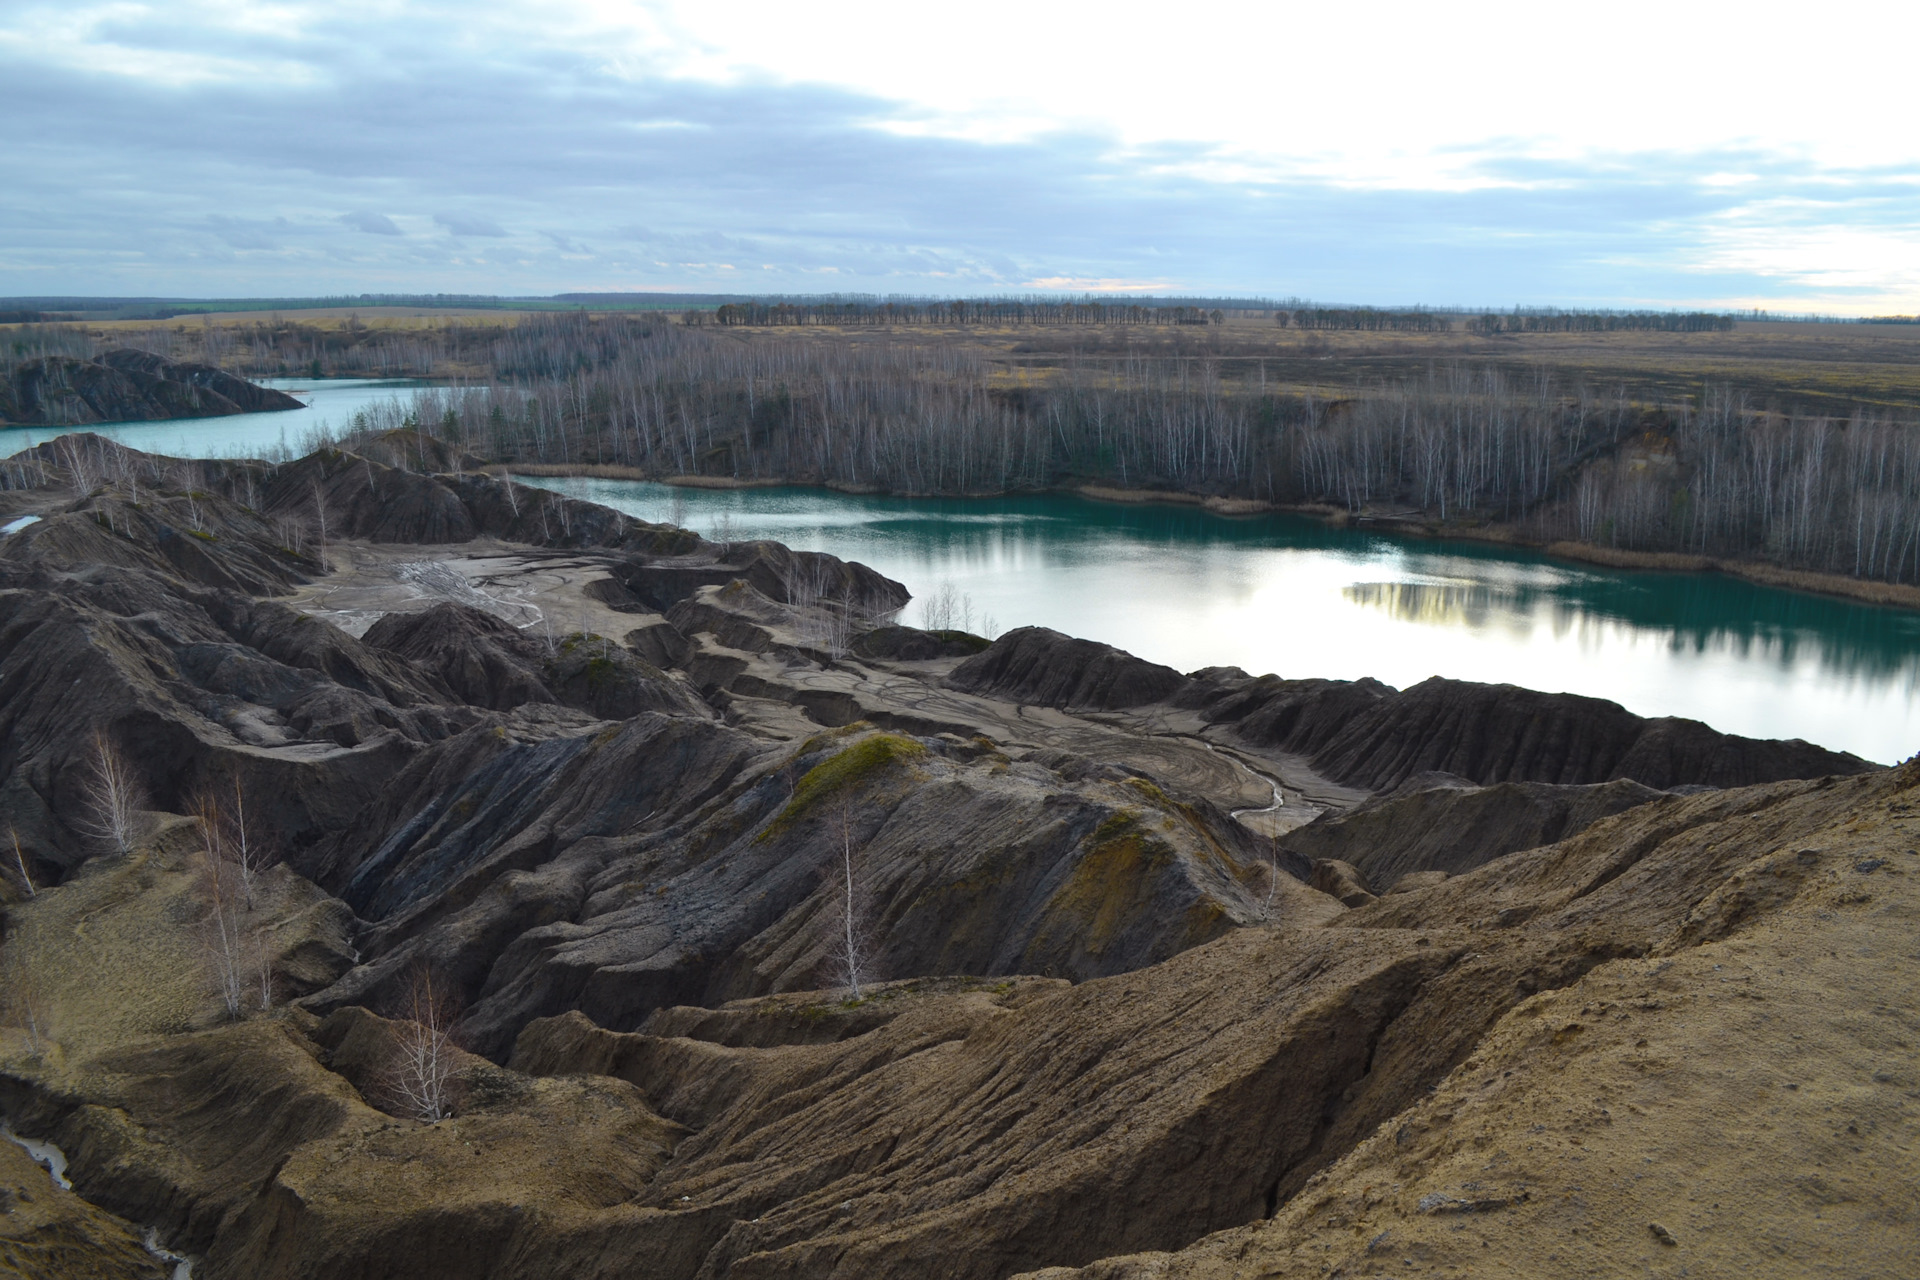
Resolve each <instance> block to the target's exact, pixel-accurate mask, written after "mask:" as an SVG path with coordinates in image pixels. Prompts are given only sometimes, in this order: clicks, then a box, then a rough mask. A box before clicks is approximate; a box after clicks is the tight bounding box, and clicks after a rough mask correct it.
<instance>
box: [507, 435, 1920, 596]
mask: <svg viewBox="0 0 1920 1280" xmlns="http://www.w3.org/2000/svg"><path fill="white" fill-rule="evenodd" d="M486 470H487V471H489V472H495V473H497V472H504V471H512V472H514V473H515V474H517V475H527V476H547V477H553V478H566V477H579V478H583V479H594V480H637V481H644V482H648V483H652V484H666V485H674V486H677V487H682V488H689V489H709V490H731V489H780V488H792V489H824V490H827V491H829V492H833V493H846V494H857V495H869V496H885V497H893V498H915V499H920V498H962V499H972V498H1001V497H1008V496H1012V495H1011V493H1010V492H1001V493H909V492H902V491H898V490H889V489H882V488H880V487H878V486H874V485H850V484H834V483H828V484H822V483H820V482H819V481H806V480H780V479H770V478H764V477H753V478H744V479H743V478H738V477H733V476H685V475H677V476H659V475H652V474H649V473H647V472H646V471H644V470H643V469H641V468H639V467H630V466H624V465H619V464H615V463H571V464H569V463H558V462H543V463H514V464H512V465H507V464H503V463H494V464H489V465H488V466H487V468H486ZM1018 492H1021V493H1027V492H1031V493H1036V494H1048V493H1051V494H1070V495H1073V496H1076V497H1081V498H1085V499H1087V500H1089V501H1091V502H1111V503H1117V504H1121V505H1126V506H1143V505H1153V504H1160V505H1167V506H1180V507H1198V508H1200V509H1201V510H1203V511H1206V512H1208V513H1210V514H1212V515H1216V516H1220V517H1222V518H1225V519H1248V518H1252V517H1255V516H1263V515H1295V516H1307V517H1309V518H1311V519H1315V520H1320V521H1323V522H1325V523H1326V524H1329V525H1332V526H1334V527H1336V528H1352V529H1364V530H1372V531H1375V532H1379V533H1388V534H1395V535H1398V536H1403V537H1410V538H1424V539H1428V540H1432V541H1446V540H1454V541H1461V542H1481V543H1488V544H1491V545H1495V546H1508V547H1519V548H1524V549H1526V550H1529V551H1538V552H1541V553H1543V554H1545V555H1548V556H1551V557H1553V558H1554V559H1556V560H1567V561H1572V562H1574V563H1576V564H1590V565H1597V566H1599V567H1601V568H1606V569H1628V570H1638V571H1647V572H1657V573H1718V574H1724V575H1726V576H1728V577H1731V578H1738V579H1740V580H1742V581H1745V582H1751V583H1754V584H1755V585H1758V586H1764V587H1775V588H1778V589H1780V590H1784V591H1798V592H1803V593H1805V594H1808V595H1817V596H1828V597H1833V598H1837V599H1843V600H1852V601H1855V602H1857V603H1860V604H1871V605H1878V606H1881V607H1884V608H1890V609H1902V610H1911V611H1916V612H1920V587H1913V586H1907V585H1905V584H1903V583H1897V582H1875V581H1871V580H1868V579H1864V578H1851V577H1848V576H1846V575H1844V574H1837V573H1819V572H1816V571H1814V570H1810V569H1789V568H1785V567H1783V566H1781V565H1776V564H1769V563H1767V562H1766V561H1762V560H1742V559H1737V558H1733V557H1727V556H1707V555H1693V554H1690V553H1687V552H1680V551H1630V550H1627V549H1625V548H1622V547H1607V546H1601V545H1599V544H1597V543H1591V542H1577V541H1573V540H1570V539H1556V540H1547V539H1541V538H1535V537H1529V536H1527V535H1525V534H1521V533H1519V532H1517V531H1514V530H1512V529H1508V528H1502V527H1500V526H1498V525H1495V526H1480V527H1457V526H1451V525H1440V524H1437V523H1435V522H1432V521H1428V520H1424V519H1421V518H1419V517H1418V516H1417V515H1415V514H1413V513H1410V512H1409V513H1379V514H1369V513H1366V512H1359V513H1355V512H1351V511H1348V510H1347V509H1346V508H1344V507H1336V506H1332V505H1330V504H1328V503H1318V502H1309V503H1283V502H1263V501H1261V500H1259V499H1257V498H1226V497H1221V496H1219V495H1216V494H1201V493H1192V492H1188V491H1184V490H1172V489H1123V488H1115V487H1112V486H1108V485H1097V484H1065V485H1056V486H1054V487H1051V488H1047V489H1033V490H1020V491H1018Z"/></svg>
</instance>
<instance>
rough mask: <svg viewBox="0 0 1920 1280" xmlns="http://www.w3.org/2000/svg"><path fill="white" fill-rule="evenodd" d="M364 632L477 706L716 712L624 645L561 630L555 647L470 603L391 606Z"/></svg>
mask: <svg viewBox="0 0 1920 1280" xmlns="http://www.w3.org/2000/svg"><path fill="white" fill-rule="evenodd" d="M364 640H365V643H366V644H367V645H368V646H369V647H371V648H374V649H379V650H383V651H385V652H388V653H393V654H397V655H398V656H400V657H403V658H406V659H408V660H409V661H410V662H412V663H414V664H415V665H417V666H420V667H423V668H425V669H426V670H428V671H430V672H432V673H433V674H434V675H435V676H437V677H439V679H440V680H441V681H442V682H443V683H445V685H446V686H447V687H448V688H449V689H450V690H452V691H453V693H454V695H455V696H456V697H458V698H459V699H460V700H461V701H463V702H466V703H468V704H470V705H472V706H476V707H487V708H490V709H492V710H495V711H510V710H512V709H513V708H514V707H518V706H523V705H525V704H526V703H529V702H551V703H560V704H563V705H566V706H571V707H577V708H579V709H580V710H582V711H587V712H591V713H592V714H594V715H596V716H599V717H600V718H602V719H606V720H625V719H629V718H631V717H633V716H637V715H639V714H641V713H642V712H645V711H665V712H669V713H671V714H675V715H687V716H696V717H700V718H706V717H709V716H711V715H712V714H713V713H712V712H711V711H710V710H709V709H708V708H707V705H706V704H705V703H704V702H701V701H700V699H699V697H698V696H697V695H696V694H694V693H693V692H692V691H691V690H689V689H687V688H686V687H685V686H684V685H682V684H681V683H680V682H678V681H676V680H674V679H673V678H672V677H670V676H668V675H667V674H666V673H665V672H663V671H661V670H660V669H659V668H658V667H655V666H654V665H653V664H651V663H649V662H646V661H644V660H643V659H641V658H638V657H636V656H635V655H634V654H632V653H630V652H629V651H628V650H627V649H625V648H624V647H622V646H619V645H615V644H612V643H611V642H608V641H605V640H603V639H601V638H600V637H596V636H587V635H577V634H576V635H570V636H562V637H560V638H558V639H557V640H555V641H554V644H553V648H552V650H551V651H549V650H547V649H546V648H545V647H544V646H543V645H542V643H541V642H540V641H539V640H536V639H535V638H534V637H532V636H529V635H527V634H526V633H525V632H523V631H521V630H519V629H518V628H517V627H514V626H513V625H511V624H510V623H507V622H503V621H501V620H500V619H499V618H497V617H495V616H494V615H492V614H490V613H486V612H483V611H482V610H479V609H475V608H471V607H470V606H467V605H462V604H453V603H444V604H437V605H435V606H433V607H432V608H430V609H425V610H422V611H420V612H418V613H390V614H388V615H387V616H386V617H384V618H381V619H380V620H379V621H378V622H376V623H374V624H373V626H372V627H371V628H370V629H369V630H368V631H367V634H366V636H365V637H364Z"/></svg>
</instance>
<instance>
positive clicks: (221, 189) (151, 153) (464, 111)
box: [0, 0, 1920, 316]
mask: <svg viewBox="0 0 1920 1280" xmlns="http://www.w3.org/2000/svg"><path fill="white" fill-rule="evenodd" d="M1916 44H1920V9H1914V8H1908V9H1904V10H1901V9H1891V10H1890V9H1888V8H1887V7H1886V6H1878V5H1867V4H1863V3H1852V2H1851V0H1835V3H1834V4H1831V5H1828V6H1826V7H1824V8H1823V9H1822V10H1821V12H1820V14H1819V15H1818V16H1817V18H1809V17H1808V16H1807V15H1805V14H1804V13H1802V12H1800V11H1797V10H1786V9H1778V10H1772V9H1764V8H1763V9H1761V10H1753V9H1751V8H1749V9H1743V10H1740V11H1738V12H1734V11H1730V10H1724V9H1723V8H1722V7H1721V6H1678V7H1676V6H1672V5H1659V4H1655V3H1652V0H1622V4H1621V5H1616V6H1615V7H1614V8H1613V9H1610V10H1609V11H1608V12H1607V13H1606V14H1605V15H1604V17H1602V18H1598V19H1596V18H1595V17H1593V16H1592V15H1589V14H1585V13H1581V12H1578V11H1572V10H1568V11H1565V12H1561V11H1556V10H1543V9H1540V8H1539V7H1537V6H1520V5H1517V4H1513V3H1509V2H1507V0H1476V3H1473V4H1470V5H1468V6H1465V7H1459V6H1455V7H1451V8H1446V9H1435V8H1434V7H1433V6H1429V5H1418V4H1413V3H1409V2H1404V0H1387V2H1386V3H1384V4H1382V5H1378V6H1373V7H1370V8H1367V9H1364V10H1361V9H1352V10H1340V9H1337V8H1336V9H1331V10H1330V9H1327V8H1326V7H1324V6H1309V5H1302V4H1281V5H1274V6H1265V7H1249V6H1245V5H1239V4H1234V3H1228V2H1226V0H1199V2H1198V3H1197V4H1196V5H1193V6H1189V7H1188V8H1187V9H1185V10H1183V11H1182V12H1181V13H1180V14H1179V15H1178V16H1177V17H1175V16H1173V15H1169V14H1167V13H1165V12H1163V11H1160V10H1155V9H1150V8H1147V7H1145V6H1137V5H1129V4H1126V3H1122V4H1121V5H1119V6H1117V7H1112V8H1110V9H1108V10H1105V11H1103V12H1102V13H1101V14H1100V16H1099V20H1097V21H1089V20H1088V17H1087V15H1086V14H1085V12H1084V11H1083V10H1082V9H1081V8H1080V7H1078V6H1069V5H1059V6H1048V5H1033V4H1028V3H1022V4H1016V3H1013V2H1012V0H978V3H976V4H973V5H970V6H968V7H967V8H966V9H965V10H957V9H951V8H944V7H941V6H934V5H928V6H917V7H916V6H907V7H901V6H898V5H882V4H879V3H878V2H877V0H844V2H843V3H841V4H837V5H835V6H832V7H831V8H830V9H828V10H824V11H816V10H809V9H806V8H805V7H796V6H792V5H779V4H775V3H772V0H738V2H737V3H735V4H732V5H728V6H725V7H715V6H703V5H697V4H693V3H691V2H690V0H555V3H552V4H548V5H542V6H539V7H537V8H536V7H534V6H531V5H526V4H524V3H520V4H516V3H513V2H512V0H474V3H471V4H468V5H463V6H461V7H459V8H458V9H449V8H447V7H445V6H443V5H441V4H439V3H438V0H394V2H393V3H391V4H387V5H382V6H380V7H379V8H378V10H377V12H368V13H363V12H360V11H357V10H349V9H342V8H340V7H339V6H335V5H324V4H320V3H318V0H277V2H276V3H275V4H273V5H270V6H269V5H265V4H262V3H259V0H236V2H234V3H225V2H222V3H212V2H211V0H178V3H169V4H167V5H165V6H156V5H151V4H146V3H140V2H136V3H131V4H126V3H119V2H118V0H62V2H61V3H57V4H56V3H53V2H52V0H17V2H16V3H12V4H8V5H4V6H0V109H3V110H4V111H5V112H6V117H7V119H8V121H9V122H10V125H9V128H8V129H7V130H6V133H5V137H4V139H3V140H0V163H3V164H4V165H5V171H6V173H7V175H8V181H7V183H6V184H4V188H3V189H0V294H5V295H10V296H14V297H75V296H95V297H98V296H111V297H159V298H181V297H262V296H266V297H275V296H278V297H295V296H312V295H315V294H331V293H336V292H349V293H360V292H379V293H427V292H437V291H446V292H455V293H466V294H486V295H496V296H541V297H545V296H553V295H557V294H566V293H578V292H584V291H593V292H613V291H621V292H631V293H660V292H665V293H694V294H715V295H718V294H727V295H739V296H746V297H762V296H769V295H801V296H818V295H821V294H827V293H840V292H854V293H871V294H878V295H887V294H911V295H916V296H934V295H939V296H949V297H953V296H960V297H972V296H982V295H986V296H996V295H1001V294H1009V293H1013V294H1019V293H1032V292H1040V291H1045V292H1057V293H1061V294H1067V295H1078V294H1095V295H1100V296H1113V297H1127V296H1140V295H1155V296H1167V295H1173V296H1184V297H1222V296H1228V295H1239V294H1243V293H1244V294H1250V295H1255V296H1267V297H1276V296H1286V295H1299V296H1302V297H1309V298H1338V299H1343V300H1347V305H1373V306H1402V305H1407V304H1406V303H1404V301H1403V300H1404V299H1407V298H1445V299H1475V298H1478V299H1503V300H1508V301H1503V302H1501V303H1499V304H1497V309H1509V308H1511V307H1512V306H1513V305H1514V303H1513V301H1511V300H1520V304H1521V305H1523V306H1524V305H1539V306H1555V307H1559V308H1561V309H1565V310H1589V309H1613V310H1706V311H1716V312H1739V311H1747V310H1752V309H1755V308H1758V309H1762V310H1767V311H1776V312H1786V313H1793V314H1823V315H1835V316H1875V315H1896V314H1897V315H1905V314H1912V313H1915V312H1920V199H1916V195H1917V194H1920V131H1915V130H1913V129H1911V128H1910V127H1908V125H1907V121H1908V119H1909V117H1910V115H1911V103H1910V102H1908V101H1907V98H1908V96H1909V95H1908V91H1907V88H1906V86H1907V84H1908V83H1909V81H1910V75H1909V70H1910V69H1909V68H1908V67H1907V65H1906V60H1907V56H1908V55H1907V51H1908V50H1910V49H1911V48H1913V47H1914V46H1915V45H1916ZM1834 68H1842V69H1844V78H1845V84H1846V88H1845V90H1844V92H1834V93H1819V92H1812V91H1807V90H1805V89H1803V88H1801V87H1802V86H1805V85H1806V84H1807V82H1808V79H1809V76H1810V75H1815V74H1817V75H1819V76H1821V77H1825V78H1830V77H1831V72H1832V70H1833V69H1834ZM1823 82H1824V81H1823ZM1529 300H1534V301H1532V302H1529ZM1446 305H1448V306H1450V307H1451V306H1465V307H1467V308H1469V309H1481V308H1486V307H1489V306H1495V305H1496V304H1491V303H1484V302H1483V303H1478V304H1475V303H1466V304H1462V303H1459V302H1449V303H1447V304H1446Z"/></svg>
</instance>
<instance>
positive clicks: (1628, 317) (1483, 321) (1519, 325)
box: [1465, 309, 1734, 334]
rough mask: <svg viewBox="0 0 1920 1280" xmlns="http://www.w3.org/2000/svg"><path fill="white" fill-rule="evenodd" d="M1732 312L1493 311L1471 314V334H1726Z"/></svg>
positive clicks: (1732, 321) (1468, 318)
mask: <svg viewBox="0 0 1920 1280" xmlns="http://www.w3.org/2000/svg"><path fill="white" fill-rule="evenodd" d="M1733 325H1734V319H1733V317H1732V316H1730V315H1715V314H1713V313H1711V312H1706V311H1523V310H1518V309H1516V310H1514V311H1509V312H1497V311H1489V312H1485V313H1484V314H1481V315H1477V316H1468V317H1467V318H1466V321H1465V328H1466V331H1467V332H1468V333H1488V334H1492V333H1619V332H1630V331H1636V330H1639V331H1646V332H1650V333H1726V332H1728V331H1730V330H1731V329H1732V328H1733Z"/></svg>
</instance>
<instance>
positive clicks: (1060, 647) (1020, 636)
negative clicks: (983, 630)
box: [947, 627, 1187, 711]
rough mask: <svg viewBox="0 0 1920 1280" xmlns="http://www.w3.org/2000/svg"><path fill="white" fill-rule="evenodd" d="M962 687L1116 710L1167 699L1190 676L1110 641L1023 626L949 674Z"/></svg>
mask: <svg viewBox="0 0 1920 1280" xmlns="http://www.w3.org/2000/svg"><path fill="white" fill-rule="evenodd" d="M947 680H948V683H950V684H951V685H952V686H953V687H954V688H956V689H964V690H966V691H968V692H969V693H979V694H987V695H991V696H993V697H997V698H1004V699H1008V700H1010V701H1014V702H1021V703H1031V704H1035V705H1038V706H1043V707H1067V708H1073V709H1086V710H1096V711H1111V710H1115V709H1117V708H1121V707H1138V706H1143V705H1145V704H1147V703H1153V702H1165V701H1167V700H1168V699H1170V698H1172V697H1173V696H1174V695H1175V694H1177V693H1179V692H1180V691H1181V690H1182V689H1183V688H1185V686H1186V684H1187V678H1186V677H1185V676H1183V675H1181V674H1180V673H1179V672H1178V671H1175V670H1174V669H1173V668H1172V667H1163V666H1160V665H1159V664H1158V663H1153V662H1146V661H1143V660H1142V659H1139V658H1136V657H1134V656H1133V655H1132V654H1130V653H1127V652H1125V651H1124V650H1121V649H1116V648H1114V647H1113V646H1112V645H1109V644H1100V643H1098V642H1097V641H1093V640H1077V639H1075V638H1074V637H1072V636H1064V635H1061V634H1060V633H1059V632H1058V631H1050V630H1048V629H1047V628H1045V627H1020V628H1018V629H1017V630H1014V631H1009V632H1007V634H1005V635H1003V636H1001V637H1000V638H999V639H998V640H995V641H994V642H993V643H992V644H991V645H990V646H988V647H987V648H986V649H985V650H984V651H982V652H981V653H979V654H977V655H975V656H974V657H972V658H969V659H967V660H966V661H965V662H963V663H961V664H960V665H959V666H958V667H955V668H954V670H953V674H952V675H950V676H948V677H947Z"/></svg>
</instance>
